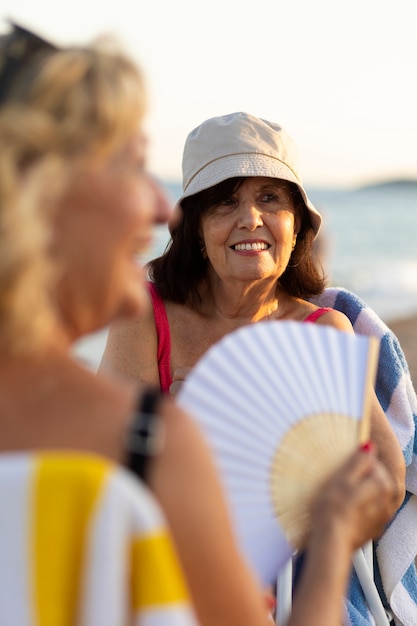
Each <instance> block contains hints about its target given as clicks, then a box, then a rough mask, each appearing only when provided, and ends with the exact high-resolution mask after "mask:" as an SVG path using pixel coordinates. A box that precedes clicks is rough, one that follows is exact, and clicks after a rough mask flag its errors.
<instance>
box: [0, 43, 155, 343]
mask: <svg viewBox="0 0 417 626" xmlns="http://www.w3.org/2000/svg"><path fill="white" fill-rule="evenodd" d="M145 110H146V101H145V88H144V81H143V77H142V74H141V72H140V70H139V69H138V67H137V66H136V64H134V63H133V62H132V61H131V60H130V59H129V58H127V57H126V56H125V55H124V54H123V53H121V52H118V51H116V50H115V49H111V48H109V46H108V42H106V44H105V45H103V43H100V44H98V45H96V46H92V47H91V48H79V49H71V50H63V51H58V52H55V53H53V54H51V55H50V56H49V57H48V58H47V59H46V60H45V59H44V60H43V61H42V64H40V65H39V66H38V67H36V65H35V66H34V67H31V69H30V73H28V74H27V76H26V77H25V80H24V81H23V82H22V81H20V83H18V88H17V91H16V93H15V94H13V98H12V100H11V101H10V103H9V104H8V105H6V106H4V107H2V109H1V110H0V237H1V242H0V348H1V345H2V342H3V343H5V344H7V346H4V347H6V348H7V350H8V351H9V353H10V352H16V351H22V350H26V351H29V350H30V349H31V348H37V347H39V346H40V345H42V342H43V340H44V338H45V336H46V335H47V334H48V332H51V329H52V328H54V323H53V320H54V316H53V313H52V305H51V303H50V302H49V301H48V294H49V293H50V285H51V276H52V268H51V266H52V264H51V261H50V260H48V243H49V242H48V233H49V232H50V229H51V210H52V208H53V206H54V205H55V206H56V204H57V199H58V194H59V193H61V191H62V189H63V185H64V181H65V174H66V173H68V172H69V171H70V167H71V161H72V159H73V158H77V157H79V156H80V155H81V156H87V157H88V158H91V157H93V158H104V157H106V156H107V155H109V154H111V153H112V152H113V151H117V149H118V148H119V147H121V146H122V145H123V144H124V143H125V142H126V140H127V139H128V138H129V137H130V136H131V135H132V133H134V132H136V131H137V129H138V127H139V125H140V123H141V122H142V120H143V116H144V114H145Z"/></svg>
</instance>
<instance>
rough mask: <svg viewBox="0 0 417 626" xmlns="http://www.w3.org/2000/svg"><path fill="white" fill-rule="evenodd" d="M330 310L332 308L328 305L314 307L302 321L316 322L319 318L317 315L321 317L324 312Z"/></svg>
mask: <svg viewBox="0 0 417 626" xmlns="http://www.w3.org/2000/svg"><path fill="white" fill-rule="evenodd" d="M331 310H332V309H330V308H328V307H322V308H320V309H316V310H315V311H313V312H312V313H310V315H307V317H305V318H304V319H303V322H316V321H317V320H318V319H319V317H321V316H322V315H324V314H325V313H328V312H329V311H331Z"/></svg>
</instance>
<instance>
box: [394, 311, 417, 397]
mask: <svg viewBox="0 0 417 626" xmlns="http://www.w3.org/2000/svg"><path fill="white" fill-rule="evenodd" d="M387 325H388V326H389V327H390V329H391V330H392V331H393V333H394V334H395V335H396V336H397V338H398V340H399V342H400V344H401V347H402V349H403V351H404V354H405V358H406V359H407V363H408V367H409V368H410V374H411V379H412V381H413V384H414V388H415V389H417V315H415V316H412V317H408V318H405V319H401V320H394V321H392V322H387Z"/></svg>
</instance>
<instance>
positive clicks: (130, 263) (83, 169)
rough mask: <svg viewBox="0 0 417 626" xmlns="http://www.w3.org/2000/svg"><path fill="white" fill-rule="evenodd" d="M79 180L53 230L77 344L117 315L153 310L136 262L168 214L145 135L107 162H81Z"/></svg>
mask: <svg viewBox="0 0 417 626" xmlns="http://www.w3.org/2000/svg"><path fill="white" fill-rule="evenodd" d="M73 174H74V175H73V176H72V177H71V184H70V185H69V189H68V192H67V193H66V194H65V196H64V198H63V201H62V206H61V210H60V211H59V212H58V217H57V227H56V231H55V245H56V249H57V250H59V255H58V256H59V259H60V262H61V263H62V265H63V267H64V268H65V271H64V273H63V276H62V280H61V282H60V286H59V291H58V300H59V306H60V311H61V313H62V317H63V320H64V323H65V325H66V327H67V329H68V334H69V336H70V338H71V339H74V338H76V337H78V336H80V335H81V334H84V333H86V332H92V331H93V330H95V329H96V328H98V327H100V326H104V325H106V324H107V323H108V322H109V321H110V320H111V319H113V318H114V317H117V316H119V315H120V316H121V315H123V316H126V315H128V316H130V315H141V314H142V313H143V311H144V310H145V309H146V308H147V307H148V306H149V303H148V297H147V294H146V291H145V287H144V281H145V275H144V270H143V268H142V267H141V265H140V264H138V260H137V257H138V255H142V254H144V253H145V252H146V251H147V250H148V249H149V246H150V245H151V243H152V239H153V226H154V224H155V223H159V222H164V221H166V219H167V217H168V214H169V205H168V203H167V201H166V199H165V197H164V196H163V194H162V191H161V190H160V189H159V187H158V186H157V185H156V183H155V182H154V181H153V180H152V179H151V178H150V176H149V175H148V174H147V173H146V169H145V141H144V138H143V136H142V135H141V134H140V133H138V134H137V135H133V136H132V137H131V138H130V139H129V140H128V141H127V142H126V143H125V145H124V146H123V147H122V148H121V150H120V151H119V152H118V153H117V154H116V156H112V157H111V158H109V159H107V160H104V161H103V160H100V161H98V162H91V160H90V161H87V162H86V160H85V159H80V161H79V162H77V163H75V164H74V171H73ZM93 232H94V233H95V237H94V239H92V238H91V233H93ZM75 294H77V296H76V297H75ZM74 301H75V302H78V303H79V306H78V311H77V312H75V311H74V304H73V302H74ZM68 303H72V304H71V305H70V306H68Z"/></svg>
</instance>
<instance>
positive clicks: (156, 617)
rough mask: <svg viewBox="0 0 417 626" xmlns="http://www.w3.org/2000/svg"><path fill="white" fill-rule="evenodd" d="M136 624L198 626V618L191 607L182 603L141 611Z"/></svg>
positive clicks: (149, 625)
mask: <svg viewBox="0 0 417 626" xmlns="http://www.w3.org/2000/svg"><path fill="white" fill-rule="evenodd" d="M134 625H135V626H198V622H197V619H196V617H195V615H194V614H193V613H192V611H191V610H190V608H189V607H187V606H185V605H181V604H177V605H175V606H170V607H169V608H158V609H150V610H147V611H141V612H140V614H139V615H138V616H137V617H136V619H135V622H134Z"/></svg>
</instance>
